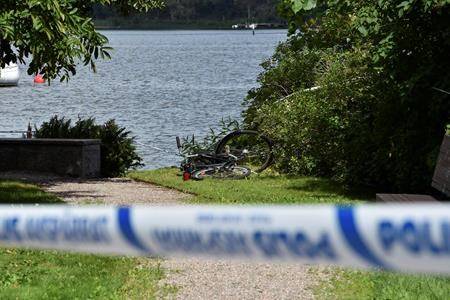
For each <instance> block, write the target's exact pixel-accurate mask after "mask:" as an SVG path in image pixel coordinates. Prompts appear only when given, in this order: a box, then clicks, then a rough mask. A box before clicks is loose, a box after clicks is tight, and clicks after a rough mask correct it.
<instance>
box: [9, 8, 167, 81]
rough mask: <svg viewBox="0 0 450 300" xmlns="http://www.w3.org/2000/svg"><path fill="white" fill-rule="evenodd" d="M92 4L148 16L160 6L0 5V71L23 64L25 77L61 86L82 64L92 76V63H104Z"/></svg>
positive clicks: (104, 52)
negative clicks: (39, 77)
mask: <svg viewBox="0 0 450 300" xmlns="http://www.w3.org/2000/svg"><path fill="white" fill-rule="evenodd" d="M93 4H102V5H114V6H116V7H117V8H118V9H119V10H120V11H122V12H128V11H130V10H133V9H134V10H138V11H148V10H150V9H153V8H160V7H162V6H163V1H162V0H90V1H86V0H85V1H83V0H22V1H16V0H2V2H1V3H0V66H1V67H4V66H5V65H6V64H8V63H10V62H14V63H17V62H21V63H25V58H27V57H31V61H30V63H29V66H28V74H36V73H41V74H44V76H45V78H47V79H48V80H52V79H55V78H56V77H58V76H60V77H61V81H63V80H68V79H69V77H70V76H72V75H75V74H76V65H77V63H79V62H82V63H83V64H85V65H90V66H91V68H92V69H93V71H95V60H96V59H98V58H109V57H110V54H109V52H108V51H109V50H110V48H109V47H108V46H107V42H108V39H107V38H106V37H105V36H104V35H102V34H101V33H99V32H97V31H96V30H95V27H94V23H93V22H92V19H91V18H90V17H89V11H90V7H91V5H93Z"/></svg>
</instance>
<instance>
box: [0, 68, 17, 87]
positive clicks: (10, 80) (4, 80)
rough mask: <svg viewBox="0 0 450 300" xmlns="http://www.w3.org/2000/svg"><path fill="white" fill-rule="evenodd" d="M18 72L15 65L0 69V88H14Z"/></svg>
mask: <svg viewBox="0 0 450 300" xmlns="http://www.w3.org/2000/svg"><path fill="white" fill-rule="evenodd" d="M19 77H20V70H19V66H18V65H17V64H13V63H10V64H8V65H6V67H5V68H3V69H0V86H14V85H17V84H18V83H19Z"/></svg>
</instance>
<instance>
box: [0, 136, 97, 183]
mask: <svg viewBox="0 0 450 300" xmlns="http://www.w3.org/2000/svg"><path fill="white" fill-rule="evenodd" d="M0 171H33V172H45V173H54V174H57V175H61V176H71V177H82V178H91V177H98V176H100V140H75V139H0Z"/></svg>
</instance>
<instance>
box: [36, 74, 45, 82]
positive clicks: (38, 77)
mask: <svg viewBox="0 0 450 300" xmlns="http://www.w3.org/2000/svg"><path fill="white" fill-rule="evenodd" d="M34 83H45V79H44V77H42V75H41V74H37V75H36V76H34Z"/></svg>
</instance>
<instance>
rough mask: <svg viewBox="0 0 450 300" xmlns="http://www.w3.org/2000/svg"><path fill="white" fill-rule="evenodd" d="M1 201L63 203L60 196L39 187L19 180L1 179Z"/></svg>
mask: <svg viewBox="0 0 450 300" xmlns="http://www.w3.org/2000/svg"><path fill="white" fill-rule="evenodd" d="M0 203H3V204H7V203H27V204H34V203H48V204H53V203H63V201H61V199H59V198H58V197H56V196H54V195H51V194H48V193H44V192H43V191H42V190H40V189H39V188H38V187H36V186H34V185H31V184H25V183H21V182H17V181H0Z"/></svg>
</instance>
